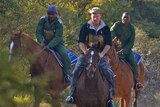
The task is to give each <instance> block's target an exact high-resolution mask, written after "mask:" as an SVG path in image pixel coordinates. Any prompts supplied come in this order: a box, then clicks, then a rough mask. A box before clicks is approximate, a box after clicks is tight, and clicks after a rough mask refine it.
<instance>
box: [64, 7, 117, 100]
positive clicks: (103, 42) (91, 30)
mask: <svg viewBox="0 0 160 107" xmlns="http://www.w3.org/2000/svg"><path fill="white" fill-rule="evenodd" d="M89 14H90V17H91V19H90V20H89V21H88V22H86V23H85V24H84V25H83V26H82V27H81V30H80V33H79V40H78V46H79V48H80V50H81V51H82V54H81V55H80V56H79V58H78V61H77V63H76V66H75V68H74V70H73V73H74V74H73V78H72V81H71V85H70V96H68V97H67V98H66V102H67V103H75V94H76V82H77V80H78V77H79V74H80V72H82V70H83V69H84V68H85V66H86V60H85V55H86V54H87V52H88V49H89V48H90V47H91V46H93V45H94V46H95V45H96V46H97V48H98V49H100V52H99V57H100V64H99V67H100V69H101V71H102V72H103V74H104V76H105V77H106V79H107V80H108V82H109V101H110V102H111V103H113V102H112V96H113V95H114V73H113V72H112V70H111V67H110V65H109V63H108V61H106V60H105V59H104V56H105V55H106V53H107V52H108V50H109V49H110V46H111V44H112V39H111V32H110V28H109V27H108V25H107V24H106V23H105V22H104V21H103V20H101V17H102V15H103V12H102V10H101V9H100V8H99V7H93V8H92V9H90V11H89Z"/></svg>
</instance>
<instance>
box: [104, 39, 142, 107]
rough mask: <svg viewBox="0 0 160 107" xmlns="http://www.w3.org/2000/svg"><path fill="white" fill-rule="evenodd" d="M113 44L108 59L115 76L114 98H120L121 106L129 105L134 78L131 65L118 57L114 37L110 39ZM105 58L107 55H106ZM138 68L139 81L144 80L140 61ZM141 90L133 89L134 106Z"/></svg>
mask: <svg viewBox="0 0 160 107" xmlns="http://www.w3.org/2000/svg"><path fill="white" fill-rule="evenodd" d="M112 42H113V43H112V44H113V45H112V47H111V48H110V50H109V51H108V57H109V59H110V61H109V62H110V65H111V68H112V70H113V72H114V73H115V74H116V77H115V96H114V97H115V98H120V99H121V107H129V106H130V105H131V104H132V101H131V92H132V90H133V87H134V79H133V73H132V69H131V67H130V66H129V65H128V64H127V63H126V62H125V61H122V60H120V59H119V57H118V55H117V52H116V50H115V43H116V42H117V41H116V39H113V41H112ZM106 58H107V57H106ZM138 69H139V77H138V79H139V82H141V83H143V82H144V65H143V63H142V62H140V63H139V64H138ZM141 91H142V90H135V102H134V107H137V97H138V95H139V93H140V92H141Z"/></svg>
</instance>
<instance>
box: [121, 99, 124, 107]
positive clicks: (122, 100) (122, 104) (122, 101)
mask: <svg viewBox="0 0 160 107" xmlns="http://www.w3.org/2000/svg"><path fill="white" fill-rule="evenodd" d="M121 107H124V99H123V98H121Z"/></svg>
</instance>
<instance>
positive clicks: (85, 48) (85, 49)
mask: <svg viewBox="0 0 160 107" xmlns="http://www.w3.org/2000/svg"><path fill="white" fill-rule="evenodd" d="M78 45H79V48H80V49H81V50H82V52H83V53H84V54H87V46H86V45H85V44H84V43H82V42H80V43H79V44H78Z"/></svg>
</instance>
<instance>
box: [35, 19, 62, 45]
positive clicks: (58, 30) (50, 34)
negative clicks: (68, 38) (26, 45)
mask: <svg viewBox="0 0 160 107" xmlns="http://www.w3.org/2000/svg"><path fill="white" fill-rule="evenodd" d="M62 36H63V23H62V21H61V20H60V19H57V20H55V21H53V22H49V21H48V18H47V17H46V16H43V17H41V19H40V21H39V23H38V26H37V29H36V38H37V41H38V42H39V43H42V42H45V45H48V46H49V47H51V48H54V47H56V46H58V45H59V44H62V45H64V42H63V37H62Z"/></svg>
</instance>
